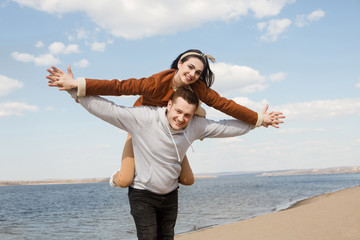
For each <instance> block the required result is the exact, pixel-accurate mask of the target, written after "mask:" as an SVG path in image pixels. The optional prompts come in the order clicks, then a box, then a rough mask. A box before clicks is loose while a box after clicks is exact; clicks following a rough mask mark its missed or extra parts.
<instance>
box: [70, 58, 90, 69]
mask: <svg viewBox="0 0 360 240" xmlns="http://www.w3.org/2000/svg"><path fill="white" fill-rule="evenodd" d="M89 64H90V63H89V61H88V60H86V59H81V60H80V61H79V62H76V63H74V66H75V67H80V68H86V67H87V66H89Z"/></svg>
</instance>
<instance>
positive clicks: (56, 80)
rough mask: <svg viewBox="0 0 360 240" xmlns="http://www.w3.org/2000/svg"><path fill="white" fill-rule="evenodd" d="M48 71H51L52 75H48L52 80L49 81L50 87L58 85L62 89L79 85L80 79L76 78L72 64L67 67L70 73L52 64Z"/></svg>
mask: <svg viewBox="0 0 360 240" xmlns="http://www.w3.org/2000/svg"><path fill="white" fill-rule="evenodd" d="M46 71H48V72H49V73H50V75H47V76H46V78H47V79H49V80H50V81H48V86H49V87H58V88H59V90H60V91H64V90H70V89H73V88H77V87H78V81H77V80H75V78H74V74H73V73H72V71H71V68H70V66H68V67H67V72H68V74H66V73H64V72H63V71H62V70H61V69H59V68H57V67H54V66H52V67H51V69H46Z"/></svg>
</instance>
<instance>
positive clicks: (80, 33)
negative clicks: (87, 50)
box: [68, 28, 91, 41]
mask: <svg viewBox="0 0 360 240" xmlns="http://www.w3.org/2000/svg"><path fill="white" fill-rule="evenodd" d="M90 35H91V34H90V33H89V32H88V31H86V30H85V29H83V28H80V29H77V30H76V31H75V34H74V35H69V36H68V39H69V41H77V40H84V39H88V38H89V36H90Z"/></svg>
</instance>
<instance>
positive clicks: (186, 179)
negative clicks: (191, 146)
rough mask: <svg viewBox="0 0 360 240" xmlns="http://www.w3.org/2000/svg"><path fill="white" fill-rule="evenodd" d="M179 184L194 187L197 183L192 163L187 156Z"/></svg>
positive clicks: (182, 164) (183, 163)
mask: <svg viewBox="0 0 360 240" xmlns="http://www.w3.org/2000/svg"><path fill="white" fill-rule="evenodd" d="M179 182H180V183H181V184H183V185H192V184H194V182H195V179H194V174H193V172H192V170H191V167H190V163H189V160H188V158H187V156H186V155H185V157H184V160H183V161H182V163H181V173H180V176H179Z"/></svg>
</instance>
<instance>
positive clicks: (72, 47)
mask: <svg viewBox="0 0 360 240" xmlns="http://www.w3.org/2000/svg"><path fill="white" fill-rule="evenodd" d="M42 44H43V43H42V42H38V43H37V44H36V47H39V46H41V45H42ZM78 52H80V50H79V46H78V45H76V44H69V45H68V46H66V45H65V44H64V43H62V42H53V43H52V44H50V46H49V53H46V54H42V55H39V56H34V55H32V54H29V53H19V52H13V53H11V56H12V58H13V59H15V60H16V61H19V62H33V63H35V64H36V65H38V66H49V65H56V64H59V63H61V61H60V59H59V58H57V57H56V56H57V55H61V54H63V55H64V54H72V53H78Z"/></svg>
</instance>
